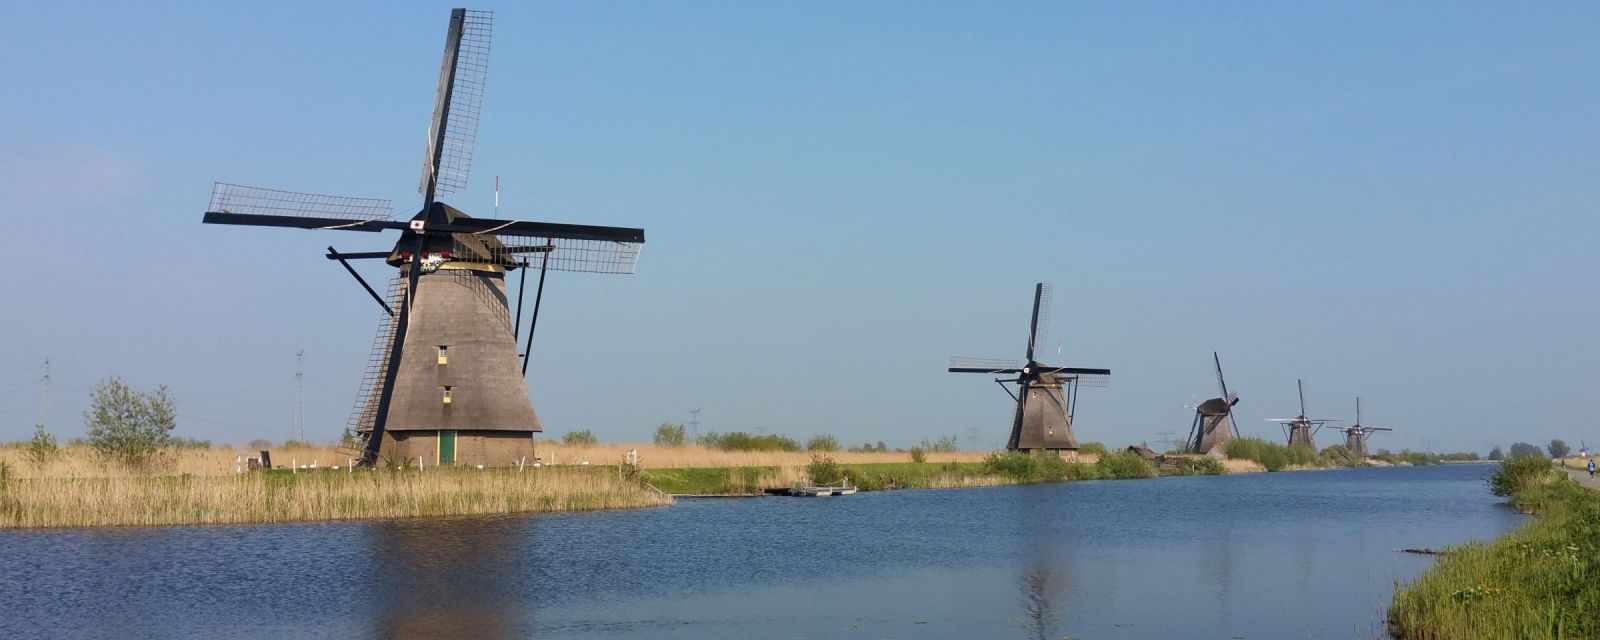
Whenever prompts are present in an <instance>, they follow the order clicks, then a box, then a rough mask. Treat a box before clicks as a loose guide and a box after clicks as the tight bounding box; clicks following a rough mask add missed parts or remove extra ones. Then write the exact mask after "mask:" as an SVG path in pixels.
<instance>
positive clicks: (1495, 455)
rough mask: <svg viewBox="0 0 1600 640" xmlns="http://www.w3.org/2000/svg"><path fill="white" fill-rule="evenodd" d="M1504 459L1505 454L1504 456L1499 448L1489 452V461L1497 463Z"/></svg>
mask: <svg viewBox="0 0 1600 640" xmlns="http://www.w3.org/2000/svg"><path fill="white" fill-rule="evenodd" d="M1505 457H1506V454H1505V452H1504V451H1501V450H1500V447H1495V448H1493V449H1490V450H1489V459H1490V460H1493V461H1495V462H1499V461H1501V460H1504V459H1505Z"/></svg>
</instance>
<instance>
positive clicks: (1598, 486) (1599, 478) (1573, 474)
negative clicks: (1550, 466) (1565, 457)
mask: <svg viewBox="0 0 1600 640" xmlns="http://www.w3.org/2000/svg"><path fill="white" fill-rule="evenodd" d="M1567 476H1568V477H1570V478H1572V479H1573V481H1575V482H1577V483H1578V484H1581V485H1583V486H1585V487H1588V488H1590V489H1594V490H1596V491H1600V475H1596V476H1595V477H1593V478H1591V477H1589V472H1588V471H1586V470H1585V471H1580V470H1578V469H1571V468H1568V469H1567Z"/></svg>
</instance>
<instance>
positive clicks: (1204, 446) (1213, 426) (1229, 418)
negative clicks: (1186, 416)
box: [1184, 351, 1239, 454]
mask: <svg viewBox="0 0 1600 640" xmlns="http://www.w3.org/2000/svg"><path fill="white" fill-rule="evenodd" d="M1211 360H1212V362H1213V363H1215V364H1216V365H1217V389H1218V391H1219V392H1220V393H1221V394H1222V395H1219V396H1217V397H1215V398H1212V399H1210V400H1207V401H1205V402H1202V403H1200V405H1199V406H1197V407H1195V408H1194V422H1193V423H1191V424H1190V425H1189V438H1188V440H1186V441H1185V443H1184V452H1185V453H1199V454H1206V453H1211V452H1212V451H1216V450H1218V449H1220V448H1221V447H1222V446H1223V445H1224V444H1226V443H1227V442H1228V441H1229V440H1232V439H1233V438H1234V436H1236V435H1238V434H1236V433H1234V431H1235V427H1234V425H1236V424H1238V421H1237V420H1235V419H1234V417H1233V405H1236V404H1239V394H1237V393H1229V392H1228V383H1227V381H1225V380H1223V379H1222V358H1221V357H1219V356H1218V355H1217V352H1215V351H1213V352H1211Z"/></svg>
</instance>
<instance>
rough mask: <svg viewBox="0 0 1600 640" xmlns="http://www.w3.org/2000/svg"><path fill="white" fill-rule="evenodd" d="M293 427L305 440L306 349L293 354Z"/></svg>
mask: <svg viewBox="0 0 1600 640" xmlns="http://www.w3.org/2000/svg"><path fill="white" fill-rule="evenodd" d="M294 429H295V432H296V433H298V434H299V440H300V441H301V442H305V441H306V350H305V349H301V350H299V351H296V352H295V354H294Z"/></svg>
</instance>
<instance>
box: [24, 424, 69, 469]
mask: <svg viewBox="0 0 1600 640" xmlns="http://www.w3.org/2000/svg"><path fill="white" fill-rule="evenodd" d="M59 453H61V447H60V446H58V445H57V444H56V437H55V436H53V435H50V432H49V431H45V429H44V425H42V424H36V425H34V426H33V439H32V440H30V441H28V459H29V460H31V461H33V464H34V465H35V466H39V467H43V466H44V465H46V464H49V463H50V461H51V460H53V459H55V457H56V455H57V454H59Z"/></svg>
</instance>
